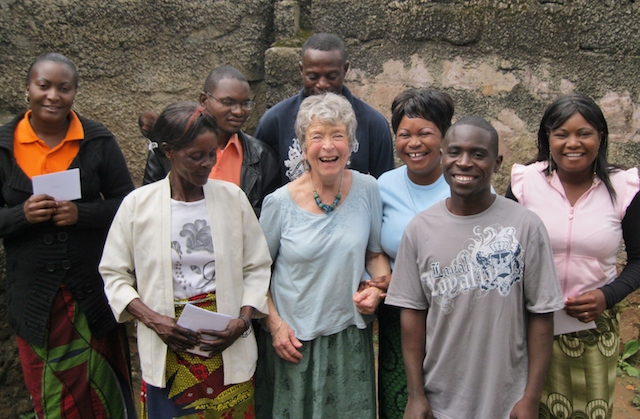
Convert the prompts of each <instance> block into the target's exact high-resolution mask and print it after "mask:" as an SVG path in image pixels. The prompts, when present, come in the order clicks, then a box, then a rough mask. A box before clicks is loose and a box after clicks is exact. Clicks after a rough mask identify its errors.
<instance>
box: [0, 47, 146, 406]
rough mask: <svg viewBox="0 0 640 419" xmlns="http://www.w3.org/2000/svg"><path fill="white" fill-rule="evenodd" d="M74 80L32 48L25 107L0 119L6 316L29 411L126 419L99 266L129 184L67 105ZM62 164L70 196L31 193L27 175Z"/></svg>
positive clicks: (119, 357)
mask: <svg viewBox="0 0 640 419" xmlns="http://www.w3.org/2000/svg"><path fill="white" fill-rule="evenodd" d="M77 87H78V75H77V72H76V69H75V66H74V65H73V63H72V62H71V61H70V60H69V59H68V58H67V57H65V56H64V55H61V54H57V53H47V54H45V55H43V56H41V57H39V58H38V59H36V60H35V62H34V63H33V64H32V65H31V67H30V69H29V73H28V75H27V83H26V97H27V101H28V102H29V104H30V108H31V109H30V110H29V111H27V112H26V113H25V114H22V115H19V116H17V117H16V118H15V119H14V120H13V121H11V122H10V123H8V124H6V125H4V126H2V127H0V237H2V238H3V239H4V247H5V251H6V256H7V314H8V318H9V324H10V325H11V327H12V328H13V329H14V330H15V332H16V334H17V339H18V348H19V352H20V360H21V363H22V368H23V372H24V377H25V382H26V384H27V388H28V389H29V391H30V393H31V396H32V400H33V403H34V407H35V410H36V413H37V415H38V417H40V418H47V417H67V416H68V415H70V414H71V415H74V416H78V417H82V418H105V417H107V418H133V417H135V409H134V407H133V403H132V392H131V378H130V368H129V358H128V356H129V352H128V348H127V342H126V333H125V331H124V329H123V327H122V326H119V325H117V323H116V322H115V320H114V318H113V315H112V313H111V310H110V308H109V305H108V304H107V301H106V297H105V295H104V291H103V283H102V279H101V277H100V275H99V273H98V261H99V259H100V255H101V254H102V247H103V245H104V240H105V237H106V234H107V231H108V229H109V226H110V224H111V220H112V218H113V215H114V214H115V212H116V210H117V208H118V206H119V205H120V202H121V200H122V198H124V196H125V195H127V194H128V193H129V192H130V191H131V190H132V189H133V183H132V182H131V177H130V175H129V172H128V170H127V166H126V163H125V161H124V158H123V156H122V152H121V151H120V149H119V147H118V144H117V142H116V140H115V138H114V136H113V134H111V133H110V132H109V131H108V130H107V129H106V128H105V127H104V126H103V125H102V124H100V123H97V122H94V121H90V120H87V119H84V118H81V117H79V116H78V115H77V114H76V113H75V112H74V111H72V110H71V107H72V105H73V101H74V99H75V95H76V91H77ZM72 168H78V169H79V173H80V183H81V193H82V197H81V198H80V199H78V200H74V201H56V200H55V199H54V198H53V197H52V196H49V195H46V194H38V195H34V194H33V188H32V178H33V177H34V176H37V175H42V174H47V173H53V172H60V171H64V170H67V169H72Z"/></svg>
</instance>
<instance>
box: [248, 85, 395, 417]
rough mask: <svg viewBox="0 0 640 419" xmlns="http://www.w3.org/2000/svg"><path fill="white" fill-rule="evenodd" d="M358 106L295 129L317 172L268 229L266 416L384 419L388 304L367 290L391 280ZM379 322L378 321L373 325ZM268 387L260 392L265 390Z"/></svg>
mask: <svg viewBox="0 0 640 419" xmlns="http://www.w3.org/2000/svg"><path fill="white" fill-rule="evenodd" d="M356 125H357V122H356V118H355V114H354V112H353V109H352V108H351V105H350V104H349V102H348V101H347V100H346V99H344V98H343V97H341V96H338V95H336V94H332V93H326V94H323V95H317V96H310V97H308V98H307V99H305V100H304V101H303V102H302V105H301V106H300V110H299V112H298V116H297V119H296V124H295V130H296V135H297V136H298V139H299V141H300V145H301V148H302V153H303V157H304V158H305V160H306V163H307V168H308V170H307V171H306V172H305V173H304V174H303V175H302V176H301V177H299V178H298V179H296V180H294V181H292V182H291V183H289V184H288V185H285V186H283V187H281V188H280V189H278V190H276V191H275V192H274V193H273V194H271V195H268V196H267V197H266V198H265V200H264V203H263V207H262V215H261V217H260V224H261V225H262V228H263V230H264V233H265V236H266V238H267V243H268V245H269V250H270V252H271V256H272V258H273V260H274V261H275V262H274V267H273V273H272V278H271V288H270V296H269V316H268V318H267V319H266V325H267V327H268V329H269V331H270V333H265V334H266V335H267V336H266V340H267V343H266V355H265V358H264V359H262V362H264V363H265V365H266V366H267V368H266V369H267V372H266V377H265V379H264V382H262V383H260V389H258V388H257V389H256V391H259V390H260V391H265V389H266V390H268V391H269V392H272V393H271V394H270V395H269V396H270V397H269V396H267V397H264V398H263V400H268V401H269V403H267V404H270V402H271V401H272V406H268V405H260V404H259V403H258V402H257V405H256V408H257V414H258V417H260V418H262V417H278V418H280V417H292V418H294V417H295V418H310V417H357V418H375V417H376V395H375V376H374V355H373V345H372V331H371V327H370V324H368V321H367V320H368V319H367V317H366V315H367V314H373V313H374V311H375V309H376V307H377V305H378V304H379V303H380V300H381V299H382V297H383V296H384V294H383V293H382V291H381V290H379V289H378V288H375V287H366V286H365V285H364V282H362V281H363V279H362V278H363V275H364V270H365V266H366V269H367V271H368V272H369V274H370V275H371V277H372V278H374V279H375V278H379V277H386V275H388V274H389V272H390V269H389V261H388V258H387V257H386V255H384V253H383V252H382V247H381V245H380V227H381V222H382V204H381V200H380V194H379V191H378V186H377V183H376V180H375V179H374V178H373V177H371V176H369V175H364V174H361V173H359V172H356V171H353V170H349V169H347V168H346V167H347V164H348V162H349V157H350V156H351V152H352V151H353V149H354V146H355V144H356V141H355V132H356ZM369 320H370V318H369ZM257 387H258V384H257Z"/></svg>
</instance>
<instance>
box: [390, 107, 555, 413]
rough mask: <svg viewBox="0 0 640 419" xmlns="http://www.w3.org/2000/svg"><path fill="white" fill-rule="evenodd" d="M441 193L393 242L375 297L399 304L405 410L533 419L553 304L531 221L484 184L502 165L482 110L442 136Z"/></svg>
mask: <svg viewBox="0 0 640 419" xmlns="http://www.w3.org/2000/svg"><path fill="white" fill-rule="evenodd" d="M442 152H443V155H442V168H443V172H444V176H445V179H446V180H447V182H448V183H449V185H450V188H451V197H450V198H448V199H446V200H445V201H441V202H440V203H438V204H436V205H434V206H433V207H431V208H429V209H427V210H426V211H423V212H421V213H419V214H418V215H417V216H416V217H415V218H414V219H413V220H412V221H411V222H410V223H409V225H408V226H407V228H406V230H405V234H404V236H403V238H402V241H401V243H400V248H399V251H398V257H397V259H396V264H395V268H394V272H393V279H392V281H391V284H390V287H389V292H388V294H387V298H386V304H390V305H395V306H399V307H402V308H403V310H402V317H401V318H402V321H401V324H402V350H403V355H404V362H405V366H406V373H407V385H408V392H409V402H408V403H407V408H406V411H405V416H404V417H405V418H431V417H434V418H438V419H460V418H483V419H503V418H505V419H506V418H510V417H511V418H537V417H538V404H539V402H540V396H541V392H542V387H543V384H544V379H545V375H546V371H547V367H548V365H549V360H550V358H551V347H552V342H553V311H555V310H558V309H560V308H562V307H563V304H562V296H561V293H560V287H559V284H558V280H557V277H556V272H555V268H554V262H553V254H552V250H551V246H550V243H549V238H548V235H547V232H546V230H545V227H544V225H543V224H542V222H541V220H540V219H539V218H538V217H537V216H536V215H535V214H533V213H532V212H530V211H528V210H526V209H525V208H524V207H522V206H520V205H518V204H517V203H515V202H512V201H509V200H507V199H505V198H503V197H500V196H496V195H494V194H493V193H492V192H491V178H492V176H493V174H494V173H495V172H497V170H498V169H499V167H500V164H501V163H502V156H501V155H499V154H498V134H497V133H496V131H495V129H493V127H492V126H491V125H490V124H489V123H488V122H486V121H485V120H484V119H482V118H477V117H468V118H463V119H461V120H459V121H458V122H457V123H456V124H454V125H453V126H452V127H451V128H450V129H449V131H447V134H446V136H445V139H444V141H443V151H442Z"/></svg>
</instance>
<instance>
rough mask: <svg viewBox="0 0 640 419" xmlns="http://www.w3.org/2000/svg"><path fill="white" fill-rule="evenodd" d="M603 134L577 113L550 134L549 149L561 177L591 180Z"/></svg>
mask: <svg viewBox="0 0 640 419" xmlns="http://www.w3.org/2000/svg"><path fill="white" fill-rule="evenodd" d="M601 138H602V133H599V132H598V131H597V130H596V128H594V127H593V125H591V124H589V123H588V122H587V120H586V119H585V118H584V117H583V116H582V115H581V114H580V113H579V112H576V113H574V114H573V115H572V116H570V117H569V118H568V119H567V120H566V121H565V122H564V124H562V125H560V126H559V127H558V128H556V129H554V130H551V132H549V148H550V150H551V156H552V157H553V161H554V162H555V163H556V169H557V171H558V175H560V176H579V177H585V178H590V177H591V176H592V173H593V162H594V161H595V159H596V158H597V156H598V149H599V148H600V142H601Z"/></svg>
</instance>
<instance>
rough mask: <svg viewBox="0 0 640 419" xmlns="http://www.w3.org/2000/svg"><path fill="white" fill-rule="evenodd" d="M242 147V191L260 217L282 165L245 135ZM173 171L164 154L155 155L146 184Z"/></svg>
mask: <svg viewBox="0 0 640 419" xmlns="http://www.w3.org/2000/svg"><path fill="white" fill-rule="evenodd" d="M238 138H239V140H240V143H241V144H242V153H243V159H242V168H241V169H240V188H241V189H242V190H243V191H244V193H245V194H247V197H248V198H249V202H251V206H252V207H253V210H254V211H255V213H256V215H257V216H258V217H259V216H260V210H261V209H262V200H263V199H264V197H265V196H267V195H268V194H270V193H271V192H273V191H274V190H275V189H276V188H277V187H278V186H280V184H279V176H280V173H279V170H280V169H279V165H278V161H277V160H276V157H275V154H274V153H273V150H271V148H270V147H269V146H268V145H267V144H266V143H264V142H262V141H260V140H258V139H256V138H254V137H252V136H250V135H248V134H245V133H244V132H243V131H240V132H239V133H238ZM169 170H171V163H170V162H169V160H168V159H167V158H166V157H164V156H162V155H161V154H158V153H155V152H153V151H150V152H149V156H148V157H147V166H146V168H145V170H144V178H143V180H142V184H143V185H146V184H148V183H152V182H156V181H158V180H160V179H164V178H165V177H166V176H167V173H169Z"/></svg>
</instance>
